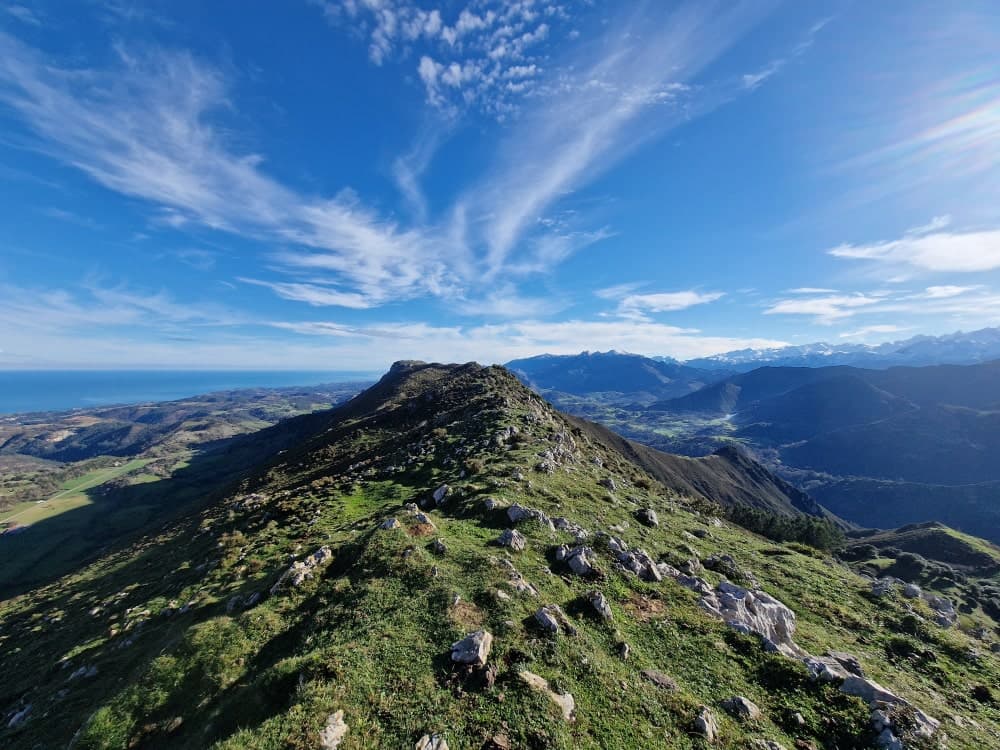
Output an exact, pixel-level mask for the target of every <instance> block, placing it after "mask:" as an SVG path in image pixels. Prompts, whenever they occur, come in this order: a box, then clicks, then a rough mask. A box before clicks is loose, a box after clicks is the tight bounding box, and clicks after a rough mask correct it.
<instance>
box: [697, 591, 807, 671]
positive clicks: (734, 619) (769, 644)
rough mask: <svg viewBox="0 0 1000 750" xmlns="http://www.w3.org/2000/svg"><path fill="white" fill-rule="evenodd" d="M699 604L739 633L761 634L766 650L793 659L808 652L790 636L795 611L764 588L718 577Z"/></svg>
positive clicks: (792, 632) (793, 626) (799, 657)
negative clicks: (713, 587) (722, 579)
mask: <svg viewBox="0 0 1000 750" xmlns="http://www.w3.org/2000/svg"><path fill="white" fill-rule="evenodd" d="M699 604H700V605H701V606H702V608H704V609H705V610H706V611H708V612H710V613H712V614H714V615H716V616H717V617H720V618H722V619H723V620H724V621H725V622H726V624H727V625H729V626H730V627H732V628H734V629H736V630H738V631H740V632H741V633H746V634H748V635H749V634H751V633H753V634H756V635H759V636H761V637H762V638H763V639H764V645H765V647H766V648H768V649H769V650H772V651H778V652H780V653H782V654H784V655H785V656H790V657H792V658H795V659H802V658H805V657H806V656H808V655H809V654H807V653H806V652H805V651H804V650H803V649H801V648H800V647H799V646H798V645H797V644H796V643H795V641H794V640H793V639H792V636H793V635H794V633H795V613H794V612H792V610H790V609H789V608H788V607H786V606H785V605H784V604H782V603H781V602H779V601H778V600H777V599H775V598H774V597H773V596H770V595H768V594H765V593H764V592H763V591H750V590H749V589H745V588H743V587H742V586H737V585H736V584H734V583H730V582H729V581H721V582H720V583H719V585H718V586H716V589H715V591H714V592H712V593H711V594H708V595H706V596H703V597H702V598H701V600H700V601H699Z"/></svg>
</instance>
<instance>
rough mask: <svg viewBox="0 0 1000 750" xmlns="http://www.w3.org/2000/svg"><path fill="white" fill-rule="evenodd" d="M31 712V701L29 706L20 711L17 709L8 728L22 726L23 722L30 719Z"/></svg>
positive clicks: (8, 723)
mask: <svg viewBox="0 0 1000 750" xmlns="http://www.w3.org/2000/svg"><path fill="white" fill-rule="evenodd" d="M30 713H31V704H30V703H29V704H28V705H27V706H25V707H24V708H22V709H21V710H20V711H17V712H16V713H15V714H14V715H13V716H11V717H10V720H9V721H8V722H7V728H8V729H13V728H14V727H18V726H20V725H21V724H23V723H24V722H25V721H27V720H28V715H29V714H30Z"/></svg>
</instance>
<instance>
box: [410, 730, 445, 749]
mask: <svg viewBox="0 0 1000 750" xmlns="http://www.w3.org/2000/svg"><path fill="white" fill-rule="evenodd" d="M414 750H448V743H447V742H445V739H444V737H442V736H441V735H440V734H433V735H431V734H425V735H424V736H423V737H421V738H420V739H419V740H417V744H416V745H415V746H414Z"/></svg>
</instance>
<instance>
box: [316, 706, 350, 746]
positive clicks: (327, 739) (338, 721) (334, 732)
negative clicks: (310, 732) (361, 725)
mask: <svg viewBox="0 0 1000 750" xmlns="http://www.w3.org/2000/svg"><path fill="white" fill-rule="evenodd" d="M349 731H350V727H348V726H347V723H346V722H345V721H344V712H343V711H337V712H336V713H332V714H330V716H329V717H327V720H326V726H325V727H323V731H322V732H320V733H319V746H320V748H322V750H336V748H337V747H339V746H340V743H341V742H343V740H344V738H345V737H346V736H347V733H348V732H349Z"/></svg>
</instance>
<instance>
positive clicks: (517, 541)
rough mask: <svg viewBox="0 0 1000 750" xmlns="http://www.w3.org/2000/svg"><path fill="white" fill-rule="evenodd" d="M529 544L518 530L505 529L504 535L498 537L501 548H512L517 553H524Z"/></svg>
mask: <svg viewBox="0 0 1000 750" xmlns="http://www.w3.org/2000/svg"><path fill="white" fill-rule="evenodd" d="M527 543H528V540H527V538H525V536H524V534H522V533H521V532H520V531H518V530H517V529H504V531H503V533H502V534H500V536H499V537H497V544H499V545H500V546H501V547H510V549H512V550H514V551H515V552H521V551H523V550H524V548H525V545H527Z"/></svg>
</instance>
